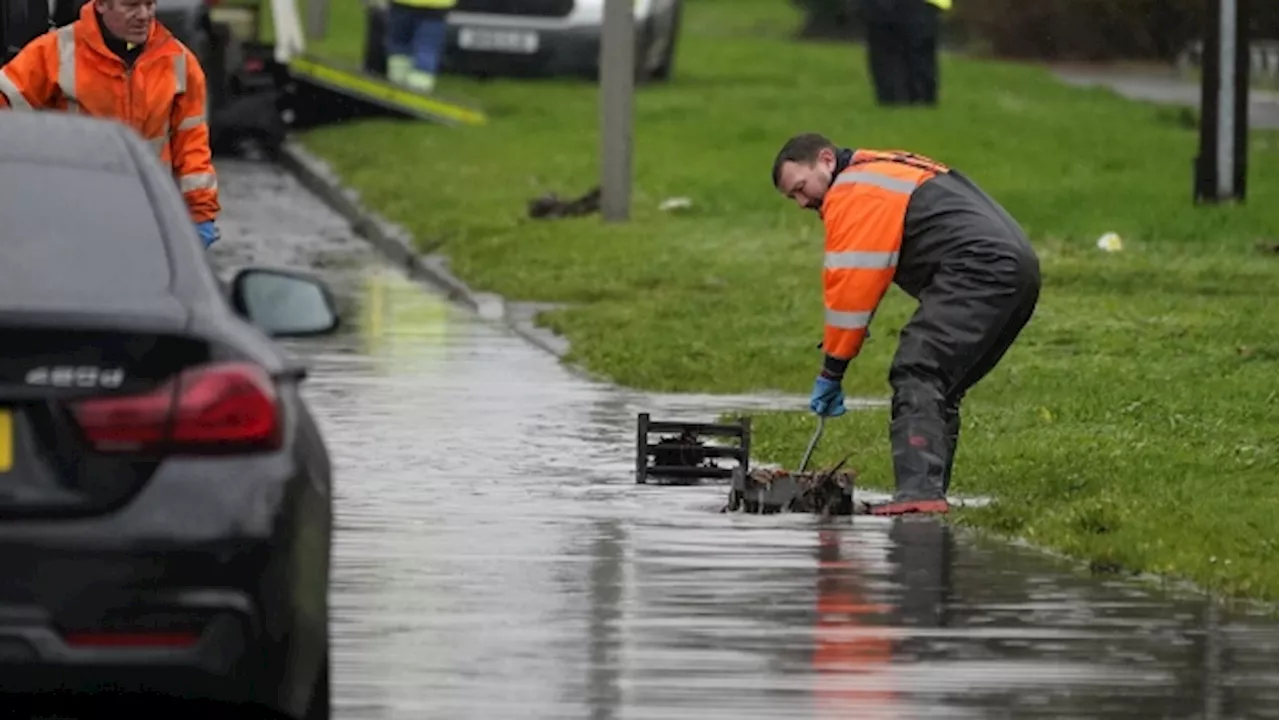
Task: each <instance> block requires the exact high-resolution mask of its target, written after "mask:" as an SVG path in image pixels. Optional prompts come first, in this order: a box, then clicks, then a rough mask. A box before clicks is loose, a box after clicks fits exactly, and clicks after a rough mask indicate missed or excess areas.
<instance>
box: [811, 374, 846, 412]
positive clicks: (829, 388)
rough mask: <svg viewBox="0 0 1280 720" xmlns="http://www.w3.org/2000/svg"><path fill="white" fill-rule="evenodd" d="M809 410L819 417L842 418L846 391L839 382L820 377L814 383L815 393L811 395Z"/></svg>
mask: <svg viewBox="0 0 1280 720" xmlns="http://www.w3.org/2000/svg"><path fill="white" fill-rule="evenodd" d="M809 409H810V410H812V411H814V412H815V413H817V414H818V415H825V416H827V417H840V416H841V415H843V414H844V411H845V408H844V389H843V388H841V387H840V381H839V380H832V379H831V378H829V377H825V376H823V375H819V376H818V379H817V380H814V381H813V393H812V394H811V395H809Z"/></svg>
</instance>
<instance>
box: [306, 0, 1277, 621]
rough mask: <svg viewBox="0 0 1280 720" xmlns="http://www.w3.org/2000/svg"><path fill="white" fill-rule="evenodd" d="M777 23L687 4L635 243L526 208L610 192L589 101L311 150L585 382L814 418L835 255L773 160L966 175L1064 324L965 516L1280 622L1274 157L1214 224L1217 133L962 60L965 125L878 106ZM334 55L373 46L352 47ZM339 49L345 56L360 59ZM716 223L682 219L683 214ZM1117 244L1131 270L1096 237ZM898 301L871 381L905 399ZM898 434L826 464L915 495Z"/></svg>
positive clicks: (856, 380)
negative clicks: (908, 162)
mask: <svg viewBox="0 0 1280 720" xmlns="http://www.w3.org/2000/svg"><path fill="white" fill-rule="evenodd" d="M798 19H799V18H798V15H797V14H796V12H795V11H794V10H793V9H792V8H791V7H789V6H787V5H786V4H785V3H778V2H773V1H771V0H694V1H692V2H689V3H688V4H687V8H686V15H685V22H684V29H683V35H682V38H681V46H680V49H679V58H678V61H677V70H676V78H675V80H674V81H673V82H671V83H669V84H665V85H661V86H651V87H645V88H643V89H642V90H641V91H640V92H639V94H638V96H637V98H636V111H635V113H636V114H635V118H636V128H635V140H634V142H635V192H634V210H633V216H632V220H631V222H629V223H626V224H619V225H607V224H604V223H601V222H600V220H599V219H598V218H597V217H591V218H585V219H574V220H562V221H533V220H529V219H527V218H526V217H525V208H526V203H527V202H528V200H529V199H531V198H533V197H535V196H536V195H539V194H541V193H544V192H547V191H556V192H559V193H560V194H562V195H566V194H577V193H580V192H582V191H585V190H586V189H588V188H589V187H591V186H592V185H593V184H594V183H595V182H596V178H597V176H598V160H597V147H598V135H597V118H598V106H597V93H596V90H595V88H594V87H592V86H590V85H584V84H582V83H576V82H560V81H541V82H514V81H501V80H496V81H492V82H487V83H479V82H470V81H466V80H462V79H457V78H446V80H445V82H444V83H443V84H442V92H443V93H445V94H446V95H447V94H449V93H451V92H460V93H462V94H465V95H467V96H469V97H471V98H474V99H477V100H479V101H480V102H481V103H482V104H483V106H484V108H485V109H486V111H487V112H488V113H489V114H490V117H491V119H492V122H491V124H490V125H489V126H487V127H482V128H469V129H461V130H455V129H444V128H438V127H432V126H427V125H423V124H413V123H401V122H394V121H369V122H362V123H359V124H353V125H350V126H346V127H330V128H325V129H320V130H316V131H313V132H311V133H309V134H308V135H307V136H305V138H304V142H305V144H306V145H307V146H308V147H309V148H311V149H312V150H313V151H315V152H316V153H318V154H319V155H321V156H323V157H325V158H326V159H328V160H329V161H330V162H332V163H333V164H334V166H335V168H336V169H337V170H338V171H339V172H340V173H341V174H342V175H343V177H344V178H346V180H347V181H348V182H349V183H350V184H351V185H352V186H354V187H355V188H356V189H358V190H359V191H360V192H361V193H362V195H363V197H364V198H365V200H366V201H368V202H370V203H371V204H372V205H373V206H374V207H376V208H378V209H379V210H380V211H381V212H383V213H384V214H385V215H387V216H388V217H389V218H391V219H393V220H395V221H397V222H400V223H403V224H404V225H405V226H406V227H408V228H409V229H410V230H411V231H412V232H413V233H414V234H415V236H416V237H418V238H419V239H420V241H421V242H422V243H424V245H430V246H431V247H433V248H434V249H437V250H439V251H441V252H443V253H445V254H447V255H448V257H449V258H450V261H451V263H452V267H453V269H454V271H455V272H456V273H457V274H458V275H459V276H460V277H462V278H463V279H464V280H466V281H467V282H469V283H471V284H472V285H473V286H474V287H476V288H477V289H481V290H486V291H492V292H498V293H501V294H503V295H505V296H507V297H510V298H514V299H521V300H538V301H558V302H565V303H571V304H572V306H571V307H569V308H567V309H563V310H558V311H555V312H551V313H549V314H547V315H546V316H545V317H544V322H546V323H547V324H549V325H550V326H552V327H554V328H556V329H557V330H558V331H560V332H562V333H563V334H565V335H566V336H567V337H568V338H569V340H570V341H571V342H572V343H573V350H572V356H571V358H570V359H571V360H572V361H575V362H578V363H582V364H584V365H585V366H587V367H588V368H589V369H591V370H593V371H595V372H599V373H602V374H605V375H607V376H610V377H612V378H613V379H615V380H616V381H618V382H621V383H624V384H627V385H632V386H635V387H640V388H650V389H656V390H668V391H680V390H689V391H712V392H739V391H750V390H755V389H779V390H784V391H792V392H800V393H803V392H807V391H808V389H809V386H810V383H811V382H812V377H813V374H814V372H815V371H816V369H817V366H818V363H819V360H820V357H819V355H818V353H817V351H816V350H815V349H814V345H815V343H816V342H817V340H818V339H819V336H820V333H821V296H820V289H819V270H820V266H821V247H822V239H821V237H822V236H821V229H820V226H819V224H818V221H817V219H816V218H815V217H813V216H812V215H811V214H809V213H802V212H799V211H798V210H796V209H795V208H794V207H792V206H788V205H787V204H786V203H784V202H783V201H782V200H781V199H780V198H778V197H776V196H775V195H774V194H773V191H772V188H771V187H770V183H769V180H768V171H769V165H770V162H771V160H772V156H773V153H774V152H775V151H776V150H777V148H778V146H779V145H780V144H781V142H782V141H783V140H784V139H785V138H786V137H787V136H788V135H790V134H792V133H794V132H797V131H801V130H818V131H822V132H826V133H827V134H829V135H830V136H832V137H834V138H837V139H839V140H840V141H843V142H846V143H849V144H855V145H862V146H865V147H905V148H910V149H912V150H916V151H919V152H923V153H926V154H930V155H934V156H937V157H938V158H940V159H942V160H944V161H946V162H949V163H951V164H952V165H954V166H956V167H959V168H962V169H964V170H966V171H967V172H968V173H969V174H970V175H971V176H972V177H974V178H975V179H977V181H978V182H980V183H981V184H983V185H984V186H985V187H986V188H988V189H989V190H990V191H991V192H992V193H993V194H995V196H996V197H998V198H999V199H1000V200H1001V201H1002V202H1004V203H1005V204H1006V206H1007V207H1008V208H1009V209H1010V210H1011V211H1012V212H1013V213H1014V214H1015V215H1016V216H1017V217H1018V218H1019V219H1020V220H1021V221H1022V222H1023V224H1024V226H1025V227H1026V228H1027V230H1028V232H1029V233H1030V235H1031V236H1032V238H1033V240H1034V242H1035V244H1036V246H1037V248H1038V250H1039V252H1040V253H1041V255H1042V262H1043V272H1044V283H1045V288H1044V292H1043V294H1042V301H1041V305H1040V310H1039V312H1038V314H1037V316H1036V318H1035V319H1034V320H1033V321H1032V324H1031V326H1030V328H1029V329H1028V330H1027V331H1026V334H1025V335H1024V337H1023V339H1022V340H1021V341H1020V343H1019V344H1018V345H1017V346H1016V347H1015V348H1014V350H1013V351H1012V352H1011V353H1010V355H1009V356H1008V358H1007V359H1006V360H1005V362H1004V363H1003V365H1002V366H1001V367H1000V368H998V369H997V370H996V371H995V372H994V374H993V375H992V376H991V377H990V378H988V379H987V380H986V381H985V382H984V383H983V384H981V385H979V386H978V387H977V388H976V389H975V390H974V391H973V392H972V394H971V395H970V398H969V400H968V401H967V403H966V407H965V418H966V420H965V421H966V426H965V431H964V436H963V438H962V441H961V451H960V456H959V460H958V463H957V468H956V479H955V485H954V489H955V490H956V491H957V492H960V493H965V494H969V493H978V494H989V495H991V496H993V497H995V498H997V499H998V500H999V502H998V503H996V504H995V505H994V506H992V507H990V508H985V509H974V510H966V511H963V512H960V513H957V514H956V516H955V517H956V518H957V520H958V521H959V522H961V523H965V524H969V525H973V526H976V527H980V528H985V529H988V530H991V531H995V532H997V533H1008V534H1016V535H1019V536H1023V537H1026V538H1028V539H1030V540H1031V541H1033V542H1036V543H1039V544H1042V545H1044V546H1048V547H1051V548H1054V549H1057V550H1061V551H1065V552H1068V553H1070V554H1073V555H1075V556H1077V557H1080V558H1083V559H1085V560H1087V561H1089V562H1090V563H1091V564H1092V565H1093V566H1094V567H1096V568H1100V569H1114V568H1124V569H1128V570H1134V571H1151V572H1158V573H1164V574H1167V575H1171V576H1177V577H1182V578H1189V579H1191V580H1194V581H1196V582H1198V583H1200V584H1202V585H1204V586H1207V587H1210V588H1213V589H1216V590H1219V591H1223V592H1226V593H1229V594H1235V595H1243V596H1250V597H1255V598H1262V599H1267V600H1275V599H1276V595H1277V485H1276V481H1277V456H1278V454H1280V447H1278V444H1277V434H1276V418H1277V414H1278V407H1277V393H1276V388H1277V385H1276V377H1277V369H1278V366H1277V335H1276V320H1277V294H1276V287H1277V280H1278V278H1277V263H1276V257H1275V255H1274V254H1271V253H1263V252H1259V251H1257V250H1255V248H1254V245H1255V244H1256V243H1258V242H1259V241H1264V240H1265V241H1274V239H1275V237H1276V235H1277V212H1276V206H1275V205H1274V204H1272V202H1273V200H1272V199H1273V198H1275V197H1276V196H1277V144H1276V135H1275V133H1269V134H1255V135H1253V136H1252V137H1251V148H1250V155H1249V169H1250V174H1249V184H1250V185H1249V186H1250V195H1251V198H1252V200H1251V202H1250V204H1248V205H1246V206H1244V207H1195V206H1193V205H1192V203H1191V200H1190V194H1191V162H1192V158H1193V156H1194V153H1195V148H1196V135H1195V132H1194V130H1191V129H1188V128H1186V127H1185V126H1184V125H1183V124H1182V123H1181V122H1180V121H1179V111H1178V110H1177V109H1170V108H1160V107H1154V106H1148V105H1142V104H1137V103H1132V102H1128V101H1125V100H1122V99H1120V98H1117V97H1115V96H1114V95H1112V94H1111V93H1109V92H1107V91H1104V90H1081V89H1074V88H1068V87H1065V86H1063V85H1060V84H1058V83H1056V82H1054V81H1053V80H1052V78H1051V76H1050V75H1049V74H1048V73H1047V72H1045V71H1042V70H1039V69H1036V68H1029V67H1025V66H1017V65H1012V64H1002V63H998V62H990V61H978V60H966V59H960V58H952V57H947V58H944V59H943V62H942V98H943V100H942V103H943V104H942V107H941V108H939V109H937V110H934V111H929V110H901V109H898V110H888V109H882V108H878V107H876V106H874V104H873V103H872V102H871V100H870V91H869V87H870V81H869V78H868V75H867V72H866V68H865V64H864V62H863V57H862V53H861V51H860V50H858V49H856V48H852V47H849V46H842V45H829V44H798V43H794V42H792V41H790V39H789V34H790V32H791V30H792V29H793V28H794V27H795V26H796V25H797V23H798ZM331 26H332V27H334V28H335V30H337V29H338V28H341V27H349V26H351V23H348V22H338V21H333V24H332V25H331ZM351 32H352V36H351V37H350V38H347V39H346V40H345V41H344V40H343V37H345V36H343V37H335V38H332V39H331V40H330V41H329V42H328V44H329V45H330V46H331V47H332V48H336V49H335V50H334V52H337V53H339V54H346V55H351V54H352V51H351V50H350V48H345V49H344V47H345V46H344V45H343V43H344V42H349V43H352V44H358V43H359V42H360V37H361V32H360V30H359V27H358V24H357V25H356V26H355V27H354V28H353V29H352V30H351ZM672 196H686V197H689V198H691V200H692V203H693V205H692V207H691V208H690V209H688V210H686V211H683V212H680V213H664V212H662V211H660V210H659V209H658V207H657V206H658V203H659V202H660V201H661V200H662V199H664V198H667V197H672ZM1107 231H1115V232H1118V233H1119V234H1120V235H1121V236H1122V237H1123V238H1124V240H1125V249H1124V250H1123V251H1122V252H1118V253H1103V252H1101V251H1099V250H1097V249H1095V248H1094V246H1093V240H1094V238H1096V237H1097V236H1098V235H1100V234H1101V233H1103V232H1107ZM912 309H913V308H912V304H911V303H910V301H909V299H908V298H906V297H905V296H904V295H903V294H902V293H900V292H898V291H897V290H896V289H895V290H894V291H892V292H891V293H890V295H889V296H888V297H887V299H886V302H885V306H884V308H883V310H882V312H880V313H879V314H877V316H876V323H875V327H873V335H875V337H874V339H873V340H872V341H871V342H870V343H869V345H868V347H867V349H866V351H865V352H864V355H863V356H862V357H861V358H859V359H858V360H857V361H856V363H855V365H854V367H853V369H852V371H851V377H850V379H849V381H848V390H849V392H850V393H852V394H870V395H885V394H887V392H888V387H887V383H886V369H887V365H888V361H889V358H890V356H891V354H892V352H893V349H894V344H895V343H894V336H895V331H896V329H897V328H898V327H900V326H901V324H902V323H903V322H904V321H905V320H906V318H907V317H908V316H909V314H910V312H911V311H912ZM886 421H887V418H886V417H885V414H884V412H883V411H868V412H864V413H856V414H851V415H849V416H846V417H845V418H841V419H840V420H838V421H836V422H834V423H832V424H831V425H830V426H829V429H828V433H827V435H826V438H825V440H824V444H823V446H822V449H821V450H820V456H819V458H818V459H819V460H820V461H822V462H832V461H834V460H835V459H836V458H837V457H838V456H842V455H843V454H845V453H847V452H850V451H852V452H853V453H854V456H853V459H852V460H851V463H852V464H854V465H855V466H856V467H858V468H860V470H861V472H862V474H863V476H864V479H865V481H866V482H867V484H868V485H874V486H879V487H885V486H887V485H888V484H889V483H890V482H891V476H890V473H889V465H888V447H887V437H886V435H887V433H886V430H885V428H886ZM756 423H757V427H758V428H759V430H758V433H757V435H758V440H757V447H758V454H759V456H760V458H761V459H762V460H774V461H781V462H784V463H793V462H794V461H795V457H796V456H797V455H798V454H799V451H800V450H801V449H802V448H803V446H804V443H805V441H806V440H807V439H808V434H809V432H810V431H811V423H812V420H811V418H810V417H809V416H807V415H806V414H804V413H802V412H797V413H771V414H764V415H759V416H757V418H756Z"/></svg>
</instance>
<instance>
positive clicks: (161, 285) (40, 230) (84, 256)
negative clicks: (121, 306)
mask: <svg viewBox="0 0 1280 720" xmlns="http://www.w3.org/2000/svg"><path fill="white" fill-rule="evenodd" d="M40 286H43V287H45V288H48V287H50V286H56V287H58V288H59V289H64V290H66V291H68V292H69V293H71V294H76V295H85V294H89V295H96V294H99V293H102V292H107V291H109V292H113V293H117V294H126V293H127V294H155V293H157V292H161V291H163V290H165V289H166V288H168V286H169V260H168V256H167V253H166V251H165V246H164V238H163V236H162V235H161V233H160V228H159V227H158V226H157V224H156V218H155V215H154V213H152V211H151V203H150V201H149V199H148V197H147V194H146V191H145V190H144V189H143V188H142V186H141V185H140V184H139V183H138V181H136V180H134V179H133V178H132V177H128V176H124V175H120V174H116V173H109V172H102V171H97V170H86V169H83V168H77V167H64V166H55V165H43V166H36V165H31V164H26V163H0V288H5V289H7V290H11V291H12V290H16V289H17V288H24V287H25V288H36V287H40ZM5 294H6V295H8V294H9V293H5Z"/></svg>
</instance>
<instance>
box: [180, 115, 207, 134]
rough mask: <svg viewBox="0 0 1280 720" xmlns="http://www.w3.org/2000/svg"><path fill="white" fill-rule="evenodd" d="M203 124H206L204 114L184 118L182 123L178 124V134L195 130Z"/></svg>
mask: <svg viewBox="0 0 1280 720" xmlns="http://www.w3.org/2000/svg"><path fill="white" fill-rule="evenodd" d="M203 124H204V113H200V114H199V115H192V116H191V117H189V118H184V119H183V120H182V122H180V123H178V132H183V131H184V130H194V129H196V128H198V127H200V126H201V125H203Z"/></svg>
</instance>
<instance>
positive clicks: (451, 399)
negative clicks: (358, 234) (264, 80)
mask: <svg viewBox="0 0 1280 720" xmlns="http://www.w3.org/2000/svg"><path fill="white" fill-rule="evenodd" d="M219 170H220V174H221V177H222V183H221V184H222V187H224V188H225V190H224V201H223V202H224V205H225V211H224V212H225V215H224V219H223V220H222V221H221V224H222V225H223V233H224V237H225V238H226V239H225V240H224V241H223V242H222V243H220V244H219V246H217V247H216V248H215V249H216V252H215V253H214V254H215V256H216V259H217V262H218V264H219V265H220V266H223V267H224V268H233V267H234V266H235V265H238V264H241V263H244V262H250V261H252V262H268V263H281V264H293V265H312V266H313V267H319V268H322V269H324V270H325V271H326V272H327V273H328V277H329V279H330V281H331V282H332V283H333V285H334V287H335V288H336V289H338V291H339V292H340V293H341V295H342V297H343V298H344V303H345V305H346V309H345V313H346V315H345V320H346V322H347V330H346V331H345V332H344V333H342V334H340V335H338V336H335V337H332V338H327V339H324V340H320V341H299V342H291V343H289V347H290V349H291V351H293V352H296V353H299V354H302V355H305V356H306V357H307V358H308V359H309V361H310V363H311V367H312V375H311V379H310V380H309V381H308V387H307V397H308V399H309V401H310V403H311V404H312V407H313V409H314V411H315V412H316V414H317V416H318V420H319V421H320V423H321V426H322V429H323V431H324V433H325V436H326V439H327V441H328V443H329V448H330V452H331V454H332V457H333V461H334V472H335V483H336V493H337V495H336V496H337V505H336V508H337V514H338V518H337V528H338V529H337V538H336V545H335V551H334V552H335V558H334V562H335V566H334V571H333V572H334V577H333V585H332V602H331V604H332V612H333V620H332V623H333V625H332V626H333V644H334V686H335V688H334V692H335V700H334V703H335V707H336V716H337V717H338V718H344V719H346V718H350V719H352V720H355V719H357V718H360V719H364V718H369V719H372V718H379V719H382V718H385V719H388V720H390V719H393V718H394V719H400V718H404V719H405V720H410V719H412V720H421V719H425V718H443V719H449V720H462V719H464V718H485V719H496V718H521V719H524V718H549V719H550V718H555V719H557V720H560V719H569V718H592V719H594V720H603V719H606V718H608V719H613V718H618V719H624V718H637V719H639V718H651V719H655V720H656V719H659V718H696V719H697V720H712V719H713V718H726V719H734V720H738V719H746V718H769V719H771V720H772V719H776V718H814V719H820V720H825V719H826V718H854V717H858V718H861V717H867V718H882V717H883V718H926V717H933V716H938V717H974V718H996V717H1054V718H1066V717H1087V718H1101V717H1126V718H1129V717H1160V718H1193V717H1194V718H1240V717H1276V715H1277V711H1276V708H1277V625H1276V621H1275V616H1274V615H1273V614H1272V615H1268V614H1260V615H1256V616H1251V615H1246V614H1231V613H1228V612H1226V611H1220V610H1218V609H1216V608H1215V607H1214V606H1212V605H1210V604H1208V603H1207V602H1205V601H1203V600H1202V599H1198V598H1195V597H1178V596H1174V595H1172V594H1170V593H1166V592H1162V591H1160V590H1158V589H1154V588H1152V587H1149V586H1144V585H1140V584H1137V583H1130V582H1122V581H1111V582H1108V581H1103V580H1099V579H1096V578H1091V577H1089V576H1088V575H1086V574H1083V573H1080V572H1078V571H1077V570H1075V569H1074V568H1073V566H1070V565H1067V564H1064V563H1059V562H1056V561H1053V560H1051V559H1049V558H1047V557H1046V556H1044V555H1042V554H1040V553H1036V552H1034V551H1031V550H1025V549H1016V548H1014V547H1012V546H1010V545H1007V544H1004V543H1000V542H995V541H980V540H975V539H974V538H971V537H969V536H968V535H967V534H961V533H959V532H955V531H952V530H951V529H950V528H949V527H948V526H947V525H946V524H944V523H940V522H938V521H936V520H934V519H929V518H917V519H883V518H872V517H857V518H855V519H853V520H852V521H850V520H849V519H847V518H846V519H844V520H843V521H837V522H832V523H828V524H826V525H822V524H819V523H818V522H817V521H816V520H815V519H814V518H812V517H809V516H800V515H772V516H747V515H736V514H720V513H719V512H718V511H719V509H720V508H721V506H722V505H723V504H724V500H725V497H726V492H725V488H724V487H723V486H716V485H707V486H701V487H697V486H695V487H661V486H654V485H636V484H635V483H634V480H633V475H632V472H633V470H634V443H635V421H636V414H637V413H639V412H651V413H653V415H654V417H655V418H657V419H664V420H666V419H673V420H691V421H706V420H710V419H713V418H714V416H715V414H716V413H717V412H719V411H720V410H736V409H746V410H748V411H749V410H750V406H749V405H744V404H734V405H732V406H730V407H714V406H712V405H710V404H700V403H690V402H689V401H688V400H684V399H681V398H672V397H652V396H646V395H644V394H641V393H635V392H627V391H623V390H620V389H618V388H615V387H612V386H610V385H605V384H597V383H592V382H588V381H584V380H583V379H581V378H579V377H577V376H576V375H574V374H573V373H571V372H569V371H568V370H566V369H565V368H563V367H562V366H561V365H560V364H559V363H558V362H557V361H556V360H555V359H554V358H553V357H551V356H549V355H547V354H546V353H544V352H543V351H541V350H537V349H535V348H533V347H532V346H531V345H529V344H528V343H526V342H525V341H523V340H522V339H519V338H518V337H516V336H514V335H513V334H512V333H510V332H509V331H507V330H506V329H504V328H502V327H500V326H496V325H493V324H486V323H482V322H480V321H478V320H477V319H476V318H475V317H474V316H473V315H471V314H470V313H469V312H467V311H465V310H462V309H459V308H456V307H454V306H452V305H450V304H448V303H446V302H445V301H444V300H442V299H441V298H440V297H438V296H436V295H433V294H432V293H430V292H428V291H426V290H424V289H423V288H422V287H420V286H418V285H415V284H412V283H410V282H409V281H407V280H405V279H404V278H403V277H402V276H401V275H400V274H399V273H398V272H397V271H393V270H390V269H388V268H386V267H385V266H383V265H382V264H381V263H380V262H379V261H378V260H377V259H376V257H375V256H373V254H372V253H371V251H370V250H369V249H368V248H367V247H365V246H364V245H363V244H362V243H361V242H360V241H358V240H356V239H354V238H353V237H352V236H351V234H350V230H349V229H348V228H347V227H346V225H345V224H344V223H343V222H342V220H341V219H340V218H338V217H337V216H335V215H334V214H332V213H331V212H329V211H328V210H326V209H325V208H324V206H323V205H321V204H320V203H319V202H318V201H317V200H316V199H315V198H313V197H311V196H310V195H308V194H307V193H306V192H305V191H304V190H302V189H301V188H300V187H299V186H298V185H297V184H296V183H295V182H294V181H293V180H292V179H290V178H289V177H287V176H285V175H283V174H281V173H280V171H278V170H276V169H274V168H272V167H270V166H263V165H253V164H248V163H233V162H226V161H223V162H221V163H220V164H219Z"/></svg>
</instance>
